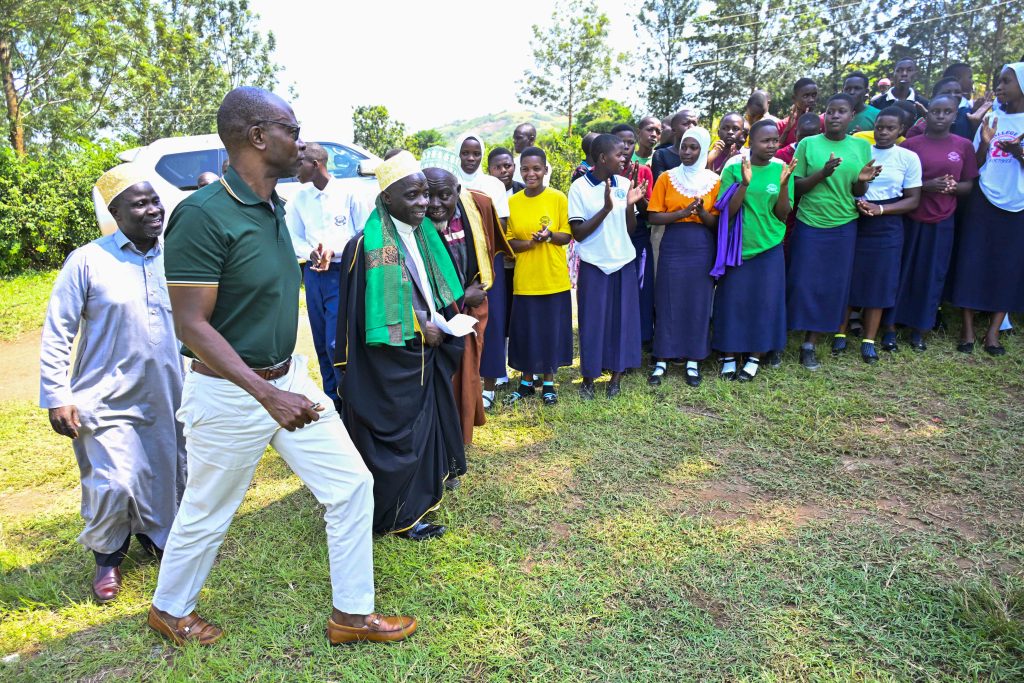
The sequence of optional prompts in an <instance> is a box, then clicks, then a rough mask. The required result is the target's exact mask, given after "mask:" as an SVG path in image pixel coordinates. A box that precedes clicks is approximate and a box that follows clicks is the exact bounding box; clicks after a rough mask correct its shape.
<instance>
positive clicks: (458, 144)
mask: <svg viewBox="0 0 1024 683" xmlns="http://www.w3.org/2000/svg"><path fill="white" fill-rule="evenodd" d="M466 140H476V141H477V142H479V143H480V165H479V166H478V167H477V169H476V173H466V172H465V171H463V170H462V143H464V142H465V141H466ZM455 154H456V156H458V157H459V173H458V176H459V181H460V182H461V183H462V187H463V188H467V187H469V184H470V183H472V182H473V181H474V180H476V179H477V178H479V177H480V175H481V174H482V173H483V167H484V163H486V162H485V160H486V159H487V149H486V148H485V147H484V139H483V136H481V135H479V134H477V133H475V132H474V131H469V132H468V133H463V134H462V135H461V136H460V137H459V139H458V140H456V141H455Z"/></svg>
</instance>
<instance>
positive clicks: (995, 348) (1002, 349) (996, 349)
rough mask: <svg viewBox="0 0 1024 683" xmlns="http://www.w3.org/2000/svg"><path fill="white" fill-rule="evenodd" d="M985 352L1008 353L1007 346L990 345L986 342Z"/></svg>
mask: <svg viewBox="0 0 1024 683" xmlns="http://www.w3.org/2000/svg"><path fill="white" fill-rule="evenodd" d="M985 353H987V354H988V355H990V356H1005V355H1006V347H1003V346H989V345H987V344H986V345H985Z"/></svg>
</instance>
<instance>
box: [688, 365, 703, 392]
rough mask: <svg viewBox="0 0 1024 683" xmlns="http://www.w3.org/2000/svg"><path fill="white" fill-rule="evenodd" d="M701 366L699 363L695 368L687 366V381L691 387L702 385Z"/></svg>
mask: <svg viewBox="0 0 1024 683" xmlns="http://www.w3.org/2000/svg"><path fill="white" fill-rule="evenodd" d="M700 380H701V376H700V366H699V365H698V366H697V367H696V368H695V369H692V368H686V383H687V384H689V385H690V386H691V387H699V386H700Z"/></svg>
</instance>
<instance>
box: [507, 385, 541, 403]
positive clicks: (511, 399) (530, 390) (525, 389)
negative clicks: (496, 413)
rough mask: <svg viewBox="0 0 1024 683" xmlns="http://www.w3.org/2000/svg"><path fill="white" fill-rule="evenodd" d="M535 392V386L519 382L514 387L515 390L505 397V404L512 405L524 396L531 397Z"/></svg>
mask: <svg viewBox="0 0 1024 683" xmlns="http://www.w3.org/2000/svg"><path fill="white" fill-rule="evenodd" d="M536 393H537V388H536V387H534V386H533V385H532V384H523V383H522V382H520V383H519V386H518V387H516V390H515V391H513V392H512V393H511V394H509V395H508V396H506V397H505V405H506V406H514V405H515V404H517V403H519V402H520V401H522V400H523V399H524V398H531V397H532V396H534V395H535V394H536Z"/></svg>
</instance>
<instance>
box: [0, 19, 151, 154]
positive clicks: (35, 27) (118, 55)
mask: <svg viewBox="0 0 1024 683" xmlns="http://www.w3.org/2000/svg"><path fill="white" fill-rule="evenodd" d="M138 21H139V11H138V6H137V5H136V4H134V3H123V2H116V0H83V1H81V2H77V3H74V4H67V3H64V2H61V1H60V0H8V1H7V2H5V3H4V7H3V11H2V12H0V83H2V86H3V90H4V104H5V110H6V114H7V131H8V135H7V137H8V140H9V141H10V144H11V147H12V148H13V149H14V150H15V152H17V153H18V154H19V155H24V154H25V146H26V143H27V142H28V141H29V140H31V139H32V138H33V137H35V136H37V135H38V136H41V137H44V138H48V139H50V140H51V141H53V140H58V139H62V138H65V137H67V136H71V135H88V134H89V133H90V132H93V131H95V130H97V129H98V128H99V126H100V123H101V121H100V114H101V113H102V112H103V109H104V105H105V104H106V102H107V96H108V93H109V91H110V88H111V85H112V84H113V82H114V81H115V80H116V79H117V78H118V77H119V76H120V75H121V73H122V72H123V69H124V66H125V65H126V64H127V63H129V62H130V60H131V58H132V51H131V47H132V46H131V41H130V40H129V39H128V36H130V33H131V31H132V29H133V27H135V26H137V23H138Z"/></svg>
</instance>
